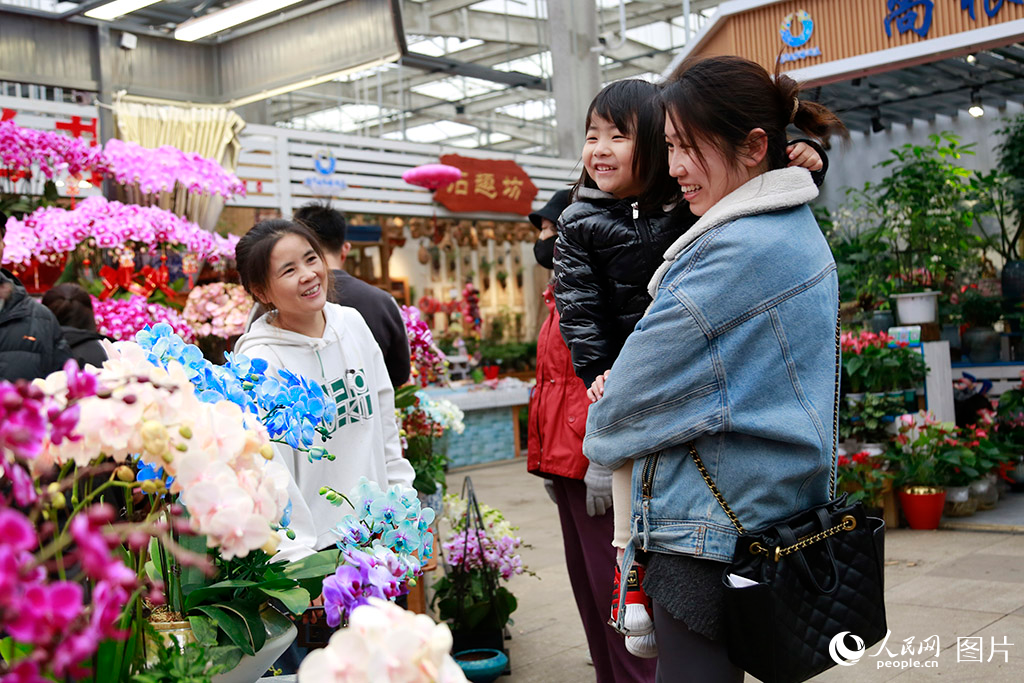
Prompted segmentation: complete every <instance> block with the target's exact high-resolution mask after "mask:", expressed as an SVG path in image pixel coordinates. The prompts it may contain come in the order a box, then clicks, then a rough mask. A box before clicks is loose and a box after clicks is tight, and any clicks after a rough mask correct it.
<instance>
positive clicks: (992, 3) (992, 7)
mask: <svg viewBox="0 0 1024 683" xmlns="http://www.w3.org/2000/svg"><path fill="white" fill-rule="evenodd" d="M977 2H978V0H960V9H962V10H964V9H965V10H967V15H968V16H969V17H970V18H971V19H975V20H977V18H978V17H977V16H976V15H975V14H974V6H975V5H976V4H977ZM1005 2H1011V3H1013V4H1014V5H1024V0H1005ZM981 4H982V6H983V7H984V8H985V14H987V15H988V16H989V18H992V17H994V16H995V15H997V14H999V10H1001V9H1003V4H1004V0H981Z"/></svg>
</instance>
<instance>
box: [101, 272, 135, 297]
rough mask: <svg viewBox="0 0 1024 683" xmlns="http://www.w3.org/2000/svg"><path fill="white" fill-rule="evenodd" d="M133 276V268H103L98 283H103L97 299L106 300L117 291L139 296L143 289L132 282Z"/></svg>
mask: <svg viewBox="0 0 1024 683" xmlns="http://www.w3.org/2000/svg"><path fill="white" fill-rule="evenodd" d="M134 276H135V268H134V267H132V266H128V265H125V266H121V267H119V268H117V269H114V268H111V267H110V266H103V267H102V268H100V281H101V282H102V283H103V291H102V292H100V296H99V298H100V299H107V298H109V297H110V295H111V294H113V293H114V292H116V291H117V290H118V289H123V290H125V291H128V292H131V293H132V294H140V295H141V294H142V291H143V289H142V287H140V286H139V285H137V284H135V283H134V282H133V281H132V280H133V279H134Z"/></svg>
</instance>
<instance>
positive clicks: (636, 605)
mask: <svg viewBox="0 0 1024 683" xmlns="http://www.w3.org/2000/svg"><path fill="white" fill-rule="evenodd" d="M621 581H622V576H621V573H620V572H619V567H618V565H616V566H615V587H614V592H613V593H612V619H611V624H612V626H616V623H617V621H618V618H619V584H620V582H621ZM643 582H644V568H643V566H642V565H639V564H636V563H633V567H632V568H631V569H630V570H629V574H628V575H627V576H626V598H625V600H626V615H625V617H624V619H623V624H622V629H621V632H622V634H623V635H626V636H644V635H647V634H648V633H651V632H652V631H653V630H654V621H653V620H652V618H651V601H650V599H649V598H648V597H647V593H644V587H643ZM616 628H617V627H616ZM652 642H653V639H652ZM656 651H657V650H655V652H656Z"/></svg>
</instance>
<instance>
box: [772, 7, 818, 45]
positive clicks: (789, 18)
mask: <svg viewBox="0 0 1024 683" xmlns="http://www.w3.org/2000/svg"><path fill="white" fill-rule="evenodd" d="M812 33H814V20H813V19H811V15H810V14H808V13H807V11H806V10H802V9H798V10H797V11H796V12H793V13H791V14H788V15H786V18H785V19H783V20H782V23H781V24H780V25H779V36H780V37H781V38H782V42H783V43H785V44H786V45H788V46H790V47H800V46H801V45H803V44H804V43H806V42H807V41H808V40H810V39H811V34H812Z"/></svg>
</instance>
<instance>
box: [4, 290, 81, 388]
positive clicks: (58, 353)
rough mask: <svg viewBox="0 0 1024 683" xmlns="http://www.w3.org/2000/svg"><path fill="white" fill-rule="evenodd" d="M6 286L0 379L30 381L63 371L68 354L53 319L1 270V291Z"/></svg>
mask: <svg viewBox="0 0 1024 683" xmlns="http://www.w3.org/2000/svg"><path fill="white" fill-rule="evenodd" d="M8 285H11V291H10V295H9V296H8V298H7V301H5V302H4V307H3V308H0V379H6V380H10V381H12V382H13V381H14V380H16V379H28V380H31V379H35V378H37V377H46V376H47V375H49V374H50V373H51V372H56V371H57V370H61V369H63V368H64V364H65V363H66V362H67V361H68V359H69V358H71V351H70V349H69V348H68V343H67V341H66V340H65V339H64V335H63V334H62V333H61V331H60V324H59V323H58V322H57V318H56V316H54V315H53V313H52V312H51V311H50V309H48V308H47V307H46V306H43V305H42V304H41V303H39V302H38V301H36V300H35V299H33V298H32V297H30V296H29V295H28V294H27V293H26V292H25V288H24V287H22V286H21V283H20V282H18V280H17V278H15V277H14V276H13V275H11V274H10V273H8V272H7V271H5V270H0V288H3V289H6V288H7V286H8Z"/></svg>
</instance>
